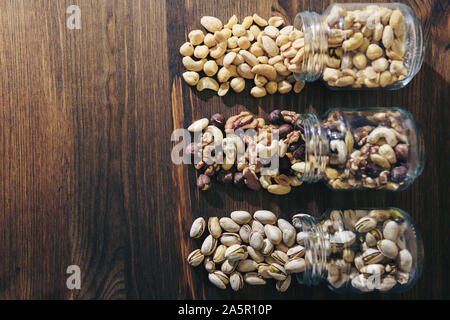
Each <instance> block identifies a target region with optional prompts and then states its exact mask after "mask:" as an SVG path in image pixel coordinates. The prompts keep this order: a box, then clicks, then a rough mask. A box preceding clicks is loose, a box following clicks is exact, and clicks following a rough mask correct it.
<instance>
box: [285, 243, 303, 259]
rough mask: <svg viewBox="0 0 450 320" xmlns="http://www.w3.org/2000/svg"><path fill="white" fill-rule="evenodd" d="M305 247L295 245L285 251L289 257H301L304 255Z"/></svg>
mask: <svg viewBox="0 0 450 320" xmlns="http://www.w3.org/2000/svg"><path fill="white" fill-rule="evenodd" d="M305 251H306V250H305V247H303V246H301V245H296V246H294V247H292V248H289V250H288V251H287V255H288V257H289V258H301V257H303V256H304V255H305Z"/></svg>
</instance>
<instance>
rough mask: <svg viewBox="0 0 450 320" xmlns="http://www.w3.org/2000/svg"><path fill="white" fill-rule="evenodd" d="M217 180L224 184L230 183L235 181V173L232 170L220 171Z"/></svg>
mask: <svg viewBox="0 0 450 320" xmlns="http://www.w3.org/2000/svg"><path fill="white" fill-rule="evenodd" d="M216 179H217V181H218V182H220V183H223V184H230V183H232V182H233V173H232V172H230V171H225V170H222V171H219V173H218V174H217V177H216Z"/></svg>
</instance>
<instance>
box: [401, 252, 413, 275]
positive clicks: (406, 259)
mask: <svg viewBox="0 0 450 320" xmlns="http://www.w3.org/2000/svg"><path fill="white" fill-rule="evenodd" d="M397 265H398V267H399V268H400V270H401V271H403V272H405V273H409V271H410V270H411V266H412V255H411V253H410V252H409V251H408V249H403V250H400V252H399V253H398V256H397Z"/></svg>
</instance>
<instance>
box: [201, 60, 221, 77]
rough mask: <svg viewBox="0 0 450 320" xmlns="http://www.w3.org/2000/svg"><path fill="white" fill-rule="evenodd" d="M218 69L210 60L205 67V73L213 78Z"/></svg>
mask: <svg viewBox="0 0 450 320" xmlns="http://www.w3.org/2000/svg"><path fill="white" fill-rule="evenodd" d="M218 69H219V67H218V66H217V63H216V62H215V61H214V60H209V61H207V62H205V64H204V65H203V71H204V72H205V74H206V75H207V76H208V77H212V76H213V75H215V74H216V73H217V70H218Z"/></svg>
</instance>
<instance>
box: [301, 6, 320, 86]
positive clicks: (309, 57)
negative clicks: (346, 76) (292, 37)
mask: <svg viewBox="0 0 450 320" xmlns="http://www.w3.org/2000/svg"><path fill="white" fill-rule="evenodd" d="M294 27H295V28H296V29H298V30H301V31H302V32H303V34H304V39H305V46H304V48H303V49H304V55H303V60H302V62H301V66H300V67H301V68H300V69H301V70H302V71H301V72H300V73H294V77H295V79H296V80H297V81H308V82H312V81H316V80H317V79H319V78H320V77H321V76H322V72H323V70H324V68H325V65H326V62H327V52H328V51H327V50H328V25H327V24H326V23H325V20H324V19H323V18H322V16H321V15H319V14H318V13H316V12H310V11H303V12H299V13H298V14H297V15H296V17H295V20H294Z"/></svg>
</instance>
